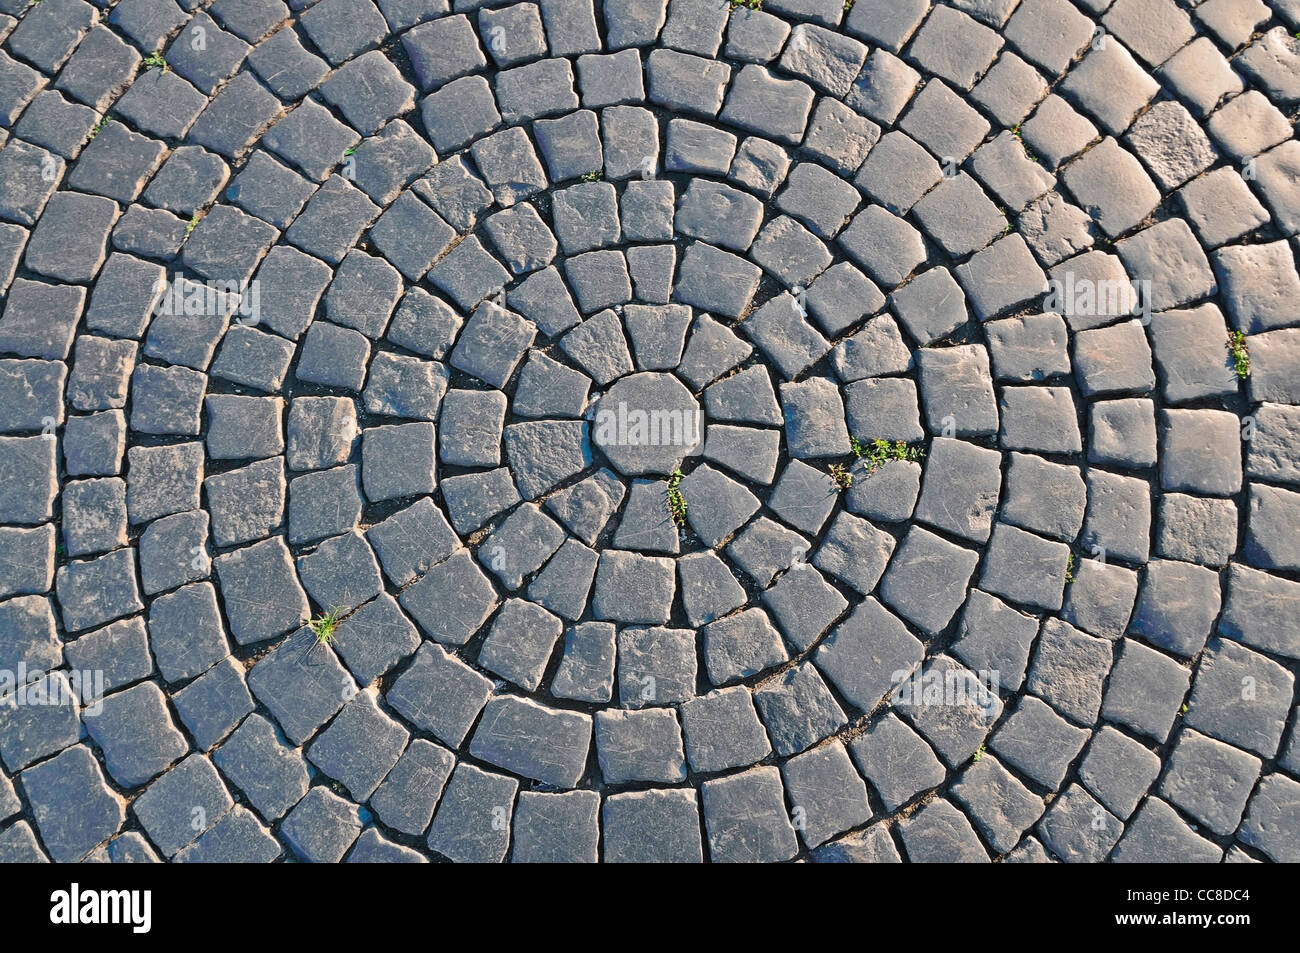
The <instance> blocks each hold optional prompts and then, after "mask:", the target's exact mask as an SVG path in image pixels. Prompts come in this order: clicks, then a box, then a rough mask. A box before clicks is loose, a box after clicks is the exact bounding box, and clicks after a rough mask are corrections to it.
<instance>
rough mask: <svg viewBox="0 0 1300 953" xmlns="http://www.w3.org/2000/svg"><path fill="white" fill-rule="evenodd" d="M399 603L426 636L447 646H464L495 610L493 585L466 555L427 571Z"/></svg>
mask: <svg viewBox="0 0 1300 953" xmlns="http://www.w3.org/2000/svg"><path fill="white" fill-rule="evenodd" d="M400 601H401V604H402V608H403V609H405V610H406V611H407V612H408V613H410V614H411V616H413V617H414V618H415V621H416V622H417V623H418V624H419V626H420V628H421V629H422V630H424V632H425V633H426V634H428V635H429V636H430V637H431V638H433V639H435V640H436V641H439V642H444V643H446V644H449V645H464V644H465V642H466V641H468V639H469V637H470V636H472V635H473V634H474V633H475V632H476V631H477V630H478V629H479V627H480V626H482V625H483V623H484V622H485V621H487V617H488V616H489V615H491V614H492V611H493V610H494V609H495V608H496V606H497V597H496V592H495V591H494V590H493V588H492V584H491V583H490V582H489V581H488V579H487V577H486V576H485V575H484V574H483V572H482V571H481V570H480V569H479V568H478V567H477V566H476V565H475V564H474V560H473V558H472V557H471V556H470V555H469V553H468V552H465V551H460V552H457V553H454V554H453V555H452V556H450V557H449V558H448V559H446V560H445V561H443V562H441V563H439V564H438V565H437V566H434V567H433V568H432V569H430V570H429V571H428V572H427V573H425V574H424V576H422V577H421V578H420V579H419V580H417V581H416V582H415V583H414V584H413V585H411V586H409V587H408V588H407V589H406V590H404V591H403V593H402V595H401V597H400Z"/></svg>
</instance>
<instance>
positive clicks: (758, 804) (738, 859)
mask: <svg viewBox="0 0 1300 953" xmlns="http://www.w3.org/2000/svg"><path fill="white" fill-rule="evenodd" d="M700 796H701V799H702V802H703V806H704V823H705V829H706V830H707V831H708V837H709V856H710V858H711V859H712V860H714V861H715V862H718V863H745V862H750V863H752V862H769V861H778V860H788V859H790V858H791V857H793V856H794V855H795V853H796V852H797V851H798V843H797V842H796V839H795V832H794V827H793V826H792V825H791V823H790V818H789V815H787V813H786V809H785V801H784V797H783V791H782V787H781V775H780V772H778V771H777V769H776V768H774V767H770V766H767V767H758V768H752V769H750V770H749V771H745V772H742V773H740V774H736V775H731V776H729V777H726V778H718V779H715V780H713V781H706V782H704V783H703V784H702V785H701V786H700Z"/></svg>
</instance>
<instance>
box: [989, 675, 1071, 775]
mask: <svg viewBox="0 0 1300 953" xmlns="http://www.w3.org/2000/svg"><path fill="white" fill-rule="evenodd" d="M1087 741H1088V732H1087V731H1086V730H1085V729H1082V728H1076V727H1074V726H1073V725H1071V724H1070V723H1069V722H1067V721H1065V719H1063V718H1061V717H1060V716H1059V715H1057V714H1056V712H1054V711H1053V710H1052V709H1051V707H1050V706H1048V705H1047V704H1045V703H1044V702H1041V701H1039V700H1038V699H1037V698H1035V697H1033V696H1032V695H1026V696H1024V697H1023V698H1022V699H1021V700H1020V704H1019V705H1018V706H1017V707H1016V710H1015V711H1014V712H1013V713H1012V714H1011V716H1010V717H1009V718H1007V719H1006V720H1005V721H1004V722H1003V723H1002V724H1001V725H999V726H998V730H997V731H996V732H994V734H993V737H992V739H990V741H989V746H990V748H992V750H993V751H995V752H996V753H997V755H998V757H999V758H1001V759H1002V760H1003V761H1004V762H1005V763H1006V764H1008V765H1010V766H1011V767H1013V768H1015V769H1016V770H1017V771H1019V772H1021V773H1022V774H1024V775H1025V776H1026V777H1027V778H1029V779H1030V780H1031V781H1034V782H1036V783H1037V784H1039V785H1041V786H1042V787H1045V788H1047V789H1048V790H1049V791H1055V790H1057V789H1058V788H1059V787H1060V786H1061V782H1062V781H1063V780H1064V778H1065V775H1066V771H1067V770H1068V768H1069V765H1070V763H1071V762H1072V761H1073V760H1074V759H1075V758H1076V757H1078V755H1079V752H1080V751H1082V750H1083V746H1084V744H1086V743H1087Z"/></svg>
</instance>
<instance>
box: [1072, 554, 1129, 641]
mask: <svg viewBox="0 0 1300 953" xmlns="http://www.w3.org/2000/svg"><path fill="white" fill-rule="evenodd" d="M1072 571H1073V578H1072V579H1071V580H1070V581H1069V589H1068V590H1067V592H1066V597H1065V605H1064V606H1063V607H1062V609H1061V618H1062V619H1064V620H1065V621H1066V622H1069V623H1070V624H1071V625H1073V626H1077V627H1078V628H1080V629H1083V630H1084V631H1085V632H1089V633H1091V634H1093V635H1099V636H1102V637H1103V638H1107V639H1117V638H1119V636H1120V635H1122V634H1123V632H1124V630H1125V628H1126V627H1127V626H1128V623H1129V618H1130V616H1131V615H1132V613H1133V603H1134V599H1135V598H1136V597H1137V590H1138V577H1137V573H1135V572H1134V571H1133V570H1131V569H1125V568H1124V567H1123V566H1116V565H1114V564H1112V563H1106V562H1102V561H1100V560H1098V559H1081V560H1079V561H1078V562H1077V563H1076V564H1075V565H1074V567H1073V570H1072Z"/></svg>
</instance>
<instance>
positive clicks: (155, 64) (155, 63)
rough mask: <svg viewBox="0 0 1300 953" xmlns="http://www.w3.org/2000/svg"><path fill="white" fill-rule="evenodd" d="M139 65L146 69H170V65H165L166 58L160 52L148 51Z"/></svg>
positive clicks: (164, 70) (165, 70)
mask: <svg viewBox="0 0 1300 953" xmlns="http://www.w3.org/2000/svg"><path fill="white" fill-rule="evenodd" d="M141 65H142V66H143V67H144V68H145V69H146V70H151V69H160V70H162V71H163V72H164V73H165V72H167V71H168V70H169V69H171V67H170V66H168V65H167V60H166V59H165V58H164V57H163V55H162V54H161V53H150V54H149V55H148V56H146V57H145V58H144V62H143V63H142V64H141Z"/></svg>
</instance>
